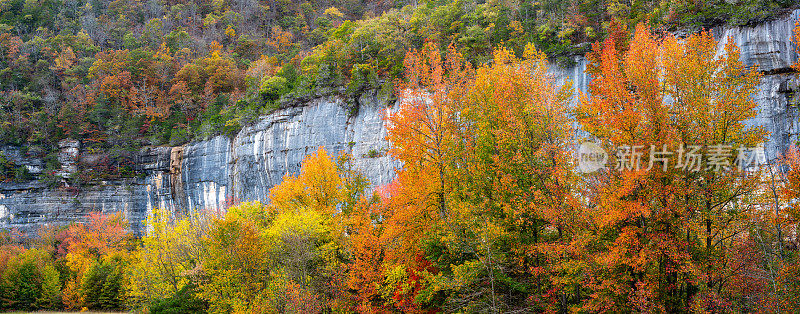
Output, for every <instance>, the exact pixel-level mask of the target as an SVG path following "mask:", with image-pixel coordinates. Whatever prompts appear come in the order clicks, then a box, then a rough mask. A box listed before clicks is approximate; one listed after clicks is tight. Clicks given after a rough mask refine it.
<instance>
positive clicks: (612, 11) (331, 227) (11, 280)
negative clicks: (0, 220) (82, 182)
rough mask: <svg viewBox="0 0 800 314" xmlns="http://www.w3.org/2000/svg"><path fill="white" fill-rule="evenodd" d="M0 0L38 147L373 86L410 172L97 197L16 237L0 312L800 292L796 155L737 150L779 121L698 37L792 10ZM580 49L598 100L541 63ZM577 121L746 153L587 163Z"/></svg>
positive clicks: (25, 120) (789, 307)
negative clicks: (132, 197) (586, 167)
mask: <svg viewBox="0 0 800 314" xmlns="http://www.w3.org/2000/svg"><path fill="white" fill-rule="evenodd" d="M0 1H1V2H0V31H2V32H3V33H2V35H0V38H2V43H0V45H1V46H2V47H0V49H2V51H0V52H1V54H0V62H2V69H0V84H2V85H0V89H1V91H0V92H2V98H0V99H2V103H0V105H2V108H3V109H4V110H2V111H0V115H2V123H3V125H2V127H1V128H0V131H1V132H2V141H3V142H4V143H5V144H7V145H19V146H22V147H26V151H27V153H28V154H31V155H36V154H39V156H42V155H48V154H51V153H50V151H51V150H52V149H53V145H54V144H55V142H56V141H57V140H59V139H63V138H67V137H69V138H77V139H81V140H82V141H84V142H85V143H87V146H86V147H87V149H89V150H96V151H97V152H104V153H106V154H108V155H109V158H110V159H113V160H124V158H126V156H128V154H129V152H130V151H131V150H132V149H136V148H138V145H165V144H169V145H178V144H182V143H185V142H186V141H189V140H192V139H196V138H203V137H207V136H211V135H215V134H231V133H233V132H235V131H236V130H238V129H239V128H240V127H241V126H242V125H246V124H247V123H250V122H251V121H253V120H254V119H256V118H257V117H258V116H259V115H260V114H264V113H268V112H270V111H271V110H275V109H276V108H280V106H285V105H288V104H291V103H292V102H293V101H296V99H303V97H313V95H319V94H340V95H342V96H344V97H354V96H355V95H358V94H359V93H360V92H362V91H363V90H366V89H379V90H381V92H383V93H386V95H392V96H393V97H395V98H396V99H399V100H400V109H399V110H398V111H397V112H394V113H391V114H389V115H388V118H387V119H388V121H387V124H388V125H389V130H388V131H389V132H388V134H389V135H388V140H389V141H390V143H391V149H390V151H389V154H391V156H392V157H394V158H396V159H398V160H399V161H401V162H402V164H403V167H402V168H400V169H397V179H396V180H395V181H394V182H392V183H391V184H389V185H386V186H381V187H378V188H376V189H370V188H369V186H370V185H369V182H368V181H367V180H366V179H365V178H364V176H363V175H361V174H360V173H359V172H358V171H357V170H355V169H354V168H353V166H352V163H351V160H350V157H349V156H347V155H341V156H331V155H329V154H328V153H327V152H326V151H324V150H323V149H322V148H320V149H319V150H318V151H317V152H316V153H314V154H312V155H309V156H308V157H307V158H306V159H305V161H304V162H303V164H302V169H301V171H300V173H297V174H287V176H286V177H285V178H284V180H283V183H281V184H280V185H278V186H276V187H275V188H273V189H272V190H270V193H269V198H270V199H269V202H268V203H267V204H261V203H258V202H255V203H240V204H231V206H230V207H229V208H226V209H219V210H216V211H215V210H209V211H206V212H197V213H186V214H180V213H172V212H167V211H164V210H158V209H157V210H154V211H153V212H152V213H150V215H149V216H148V218H147V221H146V223H147V229H148V230H147V233H146V235H145V236H143V237H142V238H135V237H133V236H132V235H131V234H130V233H129V231H128V230H129V229H128V228H127V224H128V222H126V221H124V219H123V218H122V217H121V216H120V215H104V214H92V215H91V216H89V219H88V221H87V222H85V223H75V224H72V225H69V226H64V227H58V226H53V227H49V228H44V229H42V230H40V232H39V234H37V235H35V236H31V235H24V234H19V233H18V232H16V231H14V230H6V231H3V232H0V309H3V310H36V309H66V310H75V311H77V310H82V309H96V310H134V311H141V312H151V313H194V312H215V313H217V312H225V313H228V312H237V313H273V312H292V313H319V312H328V313H330V312H415V313H422V312H425V313H432V312H510V313H511V312H559V313H563V312H789V313H791V312H798V311H800V255H799V254H800V252H798V244H800V239H798V234H797V227H798V223H800V208H798V202H797V199H798V197H800V153H798V152H797V150H796V149H790V150H789V151H788V152H786V154H784V155H783V156H781V157H780V158H779V159H777V160H772V161H770V162H769V163H768V164H764V165H762V166H760V167H751V168H747V169H740V168H739V167H735V166H734V165H735V164H736V162H737V157H740V156H737V154H736V153H735V152H736V151H737V150H738V149H740V148H746V147H753V146H756V145H757V144H759V143H763V142H764V141H765V140H766V136H767V134H766V132H765V131H764V130H763V129H761V128H752V127H746V126H745V121H746V120H747V119H750V118H752V117H754V116H755V114H756V103H755V102H754V100H753V98H752V95H753V94H754V91H755V89H756V84H757V82H758V80H759V78H760V76H761V74H760V73H758V72H757V71H755V70H753V69H750V68H748V67H745V66H744V65H743V64H742V63H741V62H740V60H739V50H738V48H737V47H736V46H735V45H733V44H731V43H728V44H727V45H725V52H726V53H725V54H723V55H721V56H716V47H717V42H716V40H715V39H714V38H713V36H712V35H711V34H710V33H708V32H703V31H700V30H701V29H702V28H703V27H708V26H713V25H719V24H720V23H729V24H747V23H754V22H759V21H763V20H764V19H768V18H771V17H773V16H774V15H777V14H780V12H781V9H783V8H788V7H789V6H790V4H789V3H788V1H786V2H780V1H740V2H737V3H735V4H732V3H729V2H725V1H630V2H620V1H610V2H609V1H592V0H584V1H580V0H576V1H555V0H552V1H551V0H544V1H538V2H519V3H517V2H486V3H474V2H469V1H455V2H451V1H442V2H436V1H434V2H419V3H417V2H415V3H405V2H395V3H389V2H368V3H361V2H358V1H347V0H344V1H332V2H326V1H312V2H302V3H300V2H290V1H274V2H266V3H263V2H256V1H253V2H247V1H242V2H226V1H214V2H211V3H198V2H186V3H183V2H174V3H173V2H158V1H154V0H153V1H149V2H139V1H124V0H119V1H115V2H87V3H80V2H77V1H74V2H70V1H64V2H58V1H49V0H44V1H35V0H28V1H24V2H23V1H8V0H0ZM354 21H355V22H354ZM678 29H681V30H690V31H695V30H697V32H692V34H693V35H687V36H685V37H683V38H677V37H675V36H674V35H671V34H670V33H669V32H666V31H670V30H678ZM795 37H796V41H797V42H798V43H800V27H799V28H798V30H797V32H796V36H795ZM574 53H587V58H588V60H589V61H590V65H589V67H588V70H587V71H588V72H589V74H590V75H591V76H592V78H593V79H592V81H591V84H590V86H589V88H590V92H591V95H592V97H591V98H589V97H586V96H585V95H583V96H580V97H579V99H575V98H574V97H575V95H573V92H572V89H571V87H570V86H569V84H567V85H564V86H560V85H556V84H555V83H554V82H553V81H552V79H551V78H550V77H548V75H547V74H546V73H547V68H548V65H549V64H551V63H552V62H568V61H569V58H560V59H561V60H559V57H567V56H570V55H571V54H574ZM548 56H549V57H550V58H548ZM795 69H796V70H800V65H796V66H795ZM578 129H580V130H582V131H581V132H578ZM585 140H591V141H593V142H596V143H598V145H600V146H601V147H602V148H604V149H605V150H606V151H608V152H613V151H615V149H616V148H618V147H620V146H623V145H642V146H643V147H650V146H657V147H670V148H672V149H675V148H677V147H682V146H681V145H700V147H701V148H702V151H701V153H703V154H704V155H706V156H708V155H711V153H712V151H711V150H712V148H713V147H717V145H722V144H724V145H728V146H729V149H730V151H731V153H729V154H727V155H722V156H721V157H720V155H717V156H718V157H719V158H717V159H716V160H715V164H716V165H720V164H721V165H727V166H722V167H719V166H715V167H712V166H711V164H710V163H708V164H702V165H701V167H698V168H697V169H687V168H681V167H677V164H679V163H680V162H681V161H680V159H679V158H680V157H678V156H671V157H669V158H666V159H660V160H659V161H658V164H657V166H655V167H649V168H647V169H644V168H641V169H638V168H635V169H633V168H629V167H614V166H613V165H614V164H615V163H625V162H626V161H625V160H622V158H620V157H619V156H618V155H616V156H615V155H612V156H611V160H610V161H609V162H610V165H611V166H609V167H607V168H604V169H601V170H600V171H598V172H594V173H581V172H579V171H577V164H576V163H577V162H576V160H575V155H574V150H575V147H576V146H577V145H579V144H580V143H581V142H583V141H585ZM644 160H645V161H646V160H647V159H646V157H645V159H644ZM0 161H2V162H0V166H2V169H1V170H3V171H2V173H3V175H5V176H6V179H7V180H17V179H21V178H23V177H25V178H29V177H30V175H29V174H27V175H26V174H25V172H24V171H19V169H18V168H15V165H13V163H12V162H10V161H8V160H5V159H3V160H0ZM116 165H120V166H109V167H108V168H106V169H105V170H104V172H103V173H89V174H86V173H83V174H81V175H83V176H86V177H88V178H89V179H92V178H98V177H119V176H126V175H131V174H130V170H129V169H127V170H126V169H125V166H124V163H116ZM662 166H663V167H662ZM53 167H55V165H54V166H53ZM54 169H55V168H54ZM26 176H27V177H26Z"/></svg>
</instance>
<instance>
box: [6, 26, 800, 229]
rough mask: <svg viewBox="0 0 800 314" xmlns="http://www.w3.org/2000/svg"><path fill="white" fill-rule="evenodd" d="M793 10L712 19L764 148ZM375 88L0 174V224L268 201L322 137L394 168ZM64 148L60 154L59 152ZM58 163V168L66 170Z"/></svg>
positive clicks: (789, 131)
mask: <svg viewBox="0 0 800 314" xmlns="http://www.w3.org/2000/svg"><path fill="white" fill-rule="evenodd" d="M798 18H800V10H795V11H794V12H792V13H791V15H789V16H786V17H784V18H782V19H778V20H775V21H771V22H767V23H764V24H761V25H758V26H755V27H736V28H717V29H714V30H713V32H714V34H715V35H716V37H717V38H718V39H721V43H720V45H719V47H718V51H719V52H718V54H722V53H724V49H723V48H724V42H725V41H727V40H732V41H733V42H734V43H736V44H737V45H738V46H739V47H740V48H741V57H742V60H743V61H744V63H745V64H747V65H749V66H756V67H757V68H758V69H759V70H760V71H762V73H764V74H765V75H764V77H763V79H762V80H761V84H760V85H759V91H758V92H757V93H756V95H754V97H755V99H756V101H757V102H758V104H759V109H758V110H759V111H758V116H757V117H756V118H754V119H752V120H751V121H750V124H751V125H759V126H764V127H765V129H766V130H767V131H769V132H770V137H769V142H768V143H767V154H768V158H774V157H775V156H777V154H778V153H780V152H782V151H783V150H785V149H786V148H787V147H788V146H789V145H790V144H791V143H793V141H795V140H797V134H798V116H797V114H798V113H797V108H796V106H795V105H797V104H798V101H797V99H796V96H794V95H795V94H796V93H797V91H798V86H800V80H799V79H798V78H797V77H796V76H795V75H794V74H793V73H790V72H789V71H788V69H789V68H790V66H791V65H792V64H794V63H795V62H797V60H798V55H797V53H796V52H795V51H794V49H793V47H794V46H793V44H792V43H791V37H792V29H793V27H794V23H795V21H796V20H797V19H798ZM574 61H575V62H574V65H573V66H570V67H559V66H553V67H552V69H551V71H550V75H551V76H552V77H553V78H554V79H555V81H556V82H557V83H559V84H560V83H563V82H565V81H567V80H569V81H571V82H572V84H573V85H572V87H573V89H574V91H575V96H576V99H577V96H578V95H579V94H580V93H581V92H583V93H586V92H587V91H588V84H589V82H590V78H589V77H588V76H587V75H586V74H585V73H584V71H585V69H586V65H587V62H586V59H585V58H583V57H576V58H575V59H574ZM397 108H398V105H397V104H396V103H391V104H388V103H387V101H386V100H385V99H381V98H380V97H378V96H377V94H376V92H374V91H372V92H367V93H365V94H364V95H362V96H361V97H360V99H358V102H357V104H355V105H354V104H348V103H347V101H346V100H344V99H341V98H339V97H336V96H326V97H318V98H316V99H312V100H311V101H309V102H307V103H306V104H304V105H303V106H297V107H290V108H285V109H281V110H278V111H276V112H274V113H272V114H270V115H267V116H264V117H262V119H261V120H260V121H259V122H258V123H256V124H255V125H252V126H249V127H246V128H244V129H242V130H241V131H240V132H239V133H238V134H237V135H236V136H235V137H234V138H233V139H229V138H227V137H222V136H220V137H215V138H213V139H210V140H207V141H199V142H195V143H191V144H188V145H185V146H182V147H151V148H145V149H143V150H141V151H140V152H139V153H138V154H137V155H136V156H135V169H136V170H137V171H138V172H139V173H141V174H142V175H143V176H140V177H138V178H134V179H126V180H121V181H113V182H96V183H94V184H91V185H89V186H86V187H82V188H81V189H72V188H64V187H60V188H52V187H49V186H47V185H46V184H44V183H41V182H37V181H33V182H27V183H7V182H6V183H0V228H18V229H20V230H21V231H23V232H26V233H30V234H32V233H33V232H35V230H36V229H37V228H39V227H40V226H43V225H48V224H66V223H69V222H71V221H84V220H85V219H86V217H87V214H88V213H91V212H104V213H105V212H122V213H123V214H124V215H125V217H126V218H128V220H129V221H130V222H131V229H132V230H133V231H134V232H135V233H137V234H141V232H143V231H144V227H143V224H142V221H143V220H144V219H145V217H146V216H147V214H148V213H150V212H151V211H152V210H153V209H154V208H166V209H169V210H170V211H172V212H174V213H176V214H180V213H181V212H183V211H217V210H224V208H225V206H227V204H229V203H230V202H236V201H253V200H259V201H266V200H267V199H268V196H269V189H270V188H272V187H274V186H275V185H277V184H279V183H280V182H281V181H282V178H283V176H285V175H287V174H296V173H297V172H298V171H299V170H300V164H301V162H302V160H303V158H304V157H305V156H306V155H308V154H311V153H313V152H315V151H316V150H317V149H318V148H319V147H324V148H325V149H326V150H327V151H328V152H329V153H330V154H331V155H333V156H336V155H337V154H339V153H349V154H351V155H352V156H353V164H354V166H355V167H356V168H357V169H359V170H361V171H362V172H363V173H364V174H365V175H366V176H367V177H368V178H369V179H370V182H371V184H372V186H373V187H376V186H380V185H383V184H386V183H389V182H390V181H391V180H392V179H393V178H394V169H395V167H397V166H399V164H398V163H397V161H394V160H392V159H391V158H390V157H388V156H387V154H386V152H387V151H388V148H389V146H388V143H387V141H386V140H385V137H386V122H385V120H384V117H385V116H386V113H387V112H391V111H394V110H397ZM0 152H2V153H3V155H5V156H6V157H7V158H9V159H11V160H13V161H14V162H15V163H16V164H18V165H24V166H26V167H28V169H29V171H30V172H31V173H33V174H34V175H38V174H40V173H41V172H42V169H43V167H44V163H43V162H42V160H38V159H32V158H26V157H25V156H24V154H22V153H21V152H20V150H19V149H18V148H14V147H0ZM82 154H83V153H82V152H80V143H76V142H65V143H64V145H63V147H62V155H63V157H64V158H66V159H65V161H66V160H67V159H70V160H76V159H78V158H80V157H83V156H79V155H82ZM59 157H62V156H59ZM73 170H74V169H72V168H71V167H65V169H62V172H64V173H69V172H71V171H73Z"/></svg>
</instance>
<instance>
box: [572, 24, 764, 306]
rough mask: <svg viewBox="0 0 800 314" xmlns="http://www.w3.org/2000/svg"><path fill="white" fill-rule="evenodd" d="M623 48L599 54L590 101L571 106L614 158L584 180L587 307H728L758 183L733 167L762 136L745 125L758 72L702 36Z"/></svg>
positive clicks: (732, 50) (643, 36) (641, 35)
mask: <svg viewBox="0 0 800 314" xmlns="http://www.w3.org/2000/svg"><path fill="white" fill-rule="evenodd" d="M622 47H623V48H624V50H619V45H617V43H616V42H615V40H614V38H613V37H612V38H609V39H607V40H606V41H605V42H604V43H602V44H599V43H598V44H596V45H595V47H594V50H593V52H592V53H591V54H590V55H589V59H590V61H591V64H592V66H591V67H590V68H591V69H592V73H591V74H592V75H593V80H592V83H591V84H590V92H591V99H589V98H588V97H584V98H583V99H582V100H581V103H580V105H579V106H578V107H577V108H576V113H577V117H578V120H579V121H580V123H581V126H582V127H583V129H584V130H586V131H587V132H588V133H589V134H591V136H592V138H591V139H592V140H595V141H598V142H599V144H600V146H602V147H603V148H604V149H605V151H607V152H609V153H610V154H611V158H610V159H609V165H608V167H607V168H606V169H605V170H601V171H600V172H599V173H596V174H593V175H589V176H587V177H586V180H585V182H586V184H587V186H586V189H587V192H586V193H585V197H586V201H587V203H588V204H590V205H591V209H590V210H589V214H590V217H591V218H590V220H589V221H588V222H589V228H590V230H591V232H590V233H589V234H588V236H589V239H588V240H587V241H586V242H585V244H584V248H585V249H586V250H587V252H586V253H585V254H587V255H586V258H587V260H586V261H587V267H588V268H587V269H586V271H587V274H586V276H584V277H583V278H584V279H583V284H584V286H585V287H586V288H587V289H588V291H591V293H590V294H588V295H587V299H586V301H585V302H583V303H581V305H582V306H583V308H584V309H586V310H590V311H620V310H623V311H626V310H657V311H667V312H673V311H686V310H689V309H695V310H708V311H719V310H724V309H729V307H728V306H729V304H730V303H729V302H730V296H729V295H726V294H725V292H726V291H727V290H726V287H727V285H729V284H730V281H729V280H730V278H731V276H732V275H733V274H734V273H735V272H736V271H737V269H736V268H735V267H733V268H732V267H730V266H731V265H730V262H731V260H730V259H729V258H728V256H729V254H730V252H731V250H733V249H735V246H734V241H735V240H736V239H737V238H738V237H739V236H740V235H742V233H743V232H744V231H745V230H746V228H745V225H744V224H743V221H744V220H745V217H746V215H745V213H746V212H748V211H749V210H751V209H752V206H748V205H747V203H746V202H743V201H744V200H745V199H746V196H747V195H749V193H751V192H752V191H753V190H754V188H755V187H756V185H757V179H756V178H757V177H758V176H757V175H754V174H752V173H748V172H744V171H742V170H741V169H740V167H737V165H738V162H743V161H746V160H742V158H743V155H742V154H739V153H738V152H740V151H741V150H740V149H746V148H748V147H754V146H755V145H756V144H758V143H761V142H763V141H764V131H763V130H762V129H761V128H757V127H747V126H746V125H745V121H746V120H747V119H749V118H752V117H754V116H755V114H756V111H755V107H756V103H755V102H754V101H753V98H752V96H751V95H753V94H754V93H755V88H756V84H757V83H758V79H759V74H758V73H757V72H755V71H754V70H751V69H748V68H747V67H745V66H744V65H743V64H742V63H741V61H739V49H738V47H736V46H735V45H734V44H733V43H732V42H728V43H727V44H726V45H725V51H724V52H725V54H723V55H721V56H717V53H716V47H717V43H716V41H715V40H714V38H713V36H712V35H711V34H710V33H707V32H702V33H699V34H695V35H691V36H689V37H688V38H687V39H685V40H678V39H677V38H675V37H674V36H671V35H665V36H664V38H663V39H656V38H654V36H653V35H652V34H651V33H650V31H649V29H648V28H647V27H645V26H642V25H640V26H639V27H637V29H636V31H635V34H634V36H633V39H632V40H631V41H630V43H629V45H622ZM667 150H670V151H673V152H674V154H673V153H668V152H665V151H667ZM639 156H644V157H641V158H640V157H639ZM647 156H649V157H650V158H647ZM698 156H702V157H698ZM695 157H697V158H695ZM698 158H700V159H698Z"/></svg>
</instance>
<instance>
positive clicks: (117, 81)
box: [0, 0, 795, 186]
mask: <svg viewBox="0 0 800 314" xmlns="http://www.w3.org/2000/svg"><path fill="white" fill-rule="evenodd" d="M794 2H795V1H793V0H741V1H723V0H714V1H710V0H703V1H684V0H658V1H655V0H635V1H617V0H613V1H599V0H571V1H563V0H542V1H488V2H483V1H469V0H459V1H451V0H441V1H417V0H414V1H413V2H406V1H405V0H403V1H400V0H398V1H388V0H385V1H384V0H381V1H362V0H330V1H329V0H310V1H305V2H304V1H289V0H264V1H257V0H214V1H162V0H149V1H144V0H118V1H105V0H100V1H82V0H2V1H0V108H2V110H0V123H2V125H1V126H0V144H5V145H16V146H21V147H22V148H23V150H24V152H25V153H26V154H28V155H29V156H31V157H38V158H45V160H47V169H46V170H45V171H44V175H43V177H42V178H38V179H42V180H46V181H47V182H58V180H56V178H52V175H53V173H55V172H56V170H57V169H58V162H57V160H56V158H55V151H56V150H57V147H56V146H57V145H56V143H57V142H58V141H59V140H61V139H65V138H72V139H78V140H81V141H82V143H83V146H84V147H85V148H86V150H87V151H89V152H90V153H99V154H103V155H104V157H105V158H100V159H98V160H99V161H98V162H97V163H98V164H93V165H83V166H82V167H81V169H83V171H81V173H79V174H77V175H75V176H74V178H71V180H73V181H75V182H70V185H71V186H80V185H81V184H82V183H84V182H88V181H91V180H96V179H113V178H119V177H131V176H134V175H135V173H134V171H133V169H132V168H131V166H130V164H131V158H130V155H131V153H132V152H133V151H135V150H136V149H138V148H139V147H141V146H145V145H181V144H184V143H186V142H188V141H191V140H193V139H203V138H207V137H209V136H213V135H218V134H226V135H229V136H231V135H233V134H235V132H236V131H237V130H239V129H240V128H241V127H242V126H243V125H247V124H248V123H252V122H253V121H254V120H255V119H257V117H258V116H259V115H261V114H265V113H269V112H271V111H272V110H275V109H276V108H278V107H280V106H286V105H290V104H292V103H296V102H297V101H298V100H299V101H300V102H302V101H303V100H305V99H309V98H310V97H314V96H315V95H325V94H338V95H341V96H344V97H347V98H348V99H353V98H354V97H356V96H358V95H359V94H361V93H362V92H363V91H364V90H366V89H378V90H381V91H382V92H383V94H384V95H390V94H392V92H393V86H394V82H395V80H397V79H400V78H402V72H403V66H402V64H403V58H404V56H405V54H406V52H407V51H408V50H410V49H415V48H416V49H419V48H421V47H422V45H423V44H424V43H425V42H429V41H430V42H434V43H436V44H437V45H439V48H440V49H442V50H444V49H445V48H446V47H447V46H448V45H450V44H455V45H456V47H457V48H456V49H458V50H459V51H460V52H461V53H462V54H463V55H464V56H465V58H466V59H467V60H469V61H471V62H472V63H474V64H483V63H485V62H488V61H490V60H491V58H492V50H493V49H494V48H496V47H499V46H503V47H505V48H506V49H510V50H513V51H514V52H516V53H518V54H519V53H522V50H523V49H524V47H525V45H526V44H528V43H534V44H535V45H536V47H537V48H538V49H539V50H541V51H543V52H544V53H546V54H547V55H548V56H549V57H551V58H553V59H556V60H560V62H569V60H571V59H570V58H569V56H571V55H574V54H581V53H585V52H587V51H588V50H589V45H590V43H592V42H595V41H601V40H603V39H604V38H605V37H606V35H607V33H608V27H609V25H610V23H611V22H612V21H617V22H619V23H622V24H625V25H627V26H629V27H630V28H631V29H632V28H633V26H635V25H636V24H637V23H646V24H647V25H649V26H650V27H652V28H653V29H654V30H658V31H664V30H668V31H690V32H692V31H698V30H700V29H702V28H707V27H712V26H717V25H722V24H730V25H745V24H751V23H757V22H761V21H764V20H766V19H769V18H773V17H774V16H777V15H780V14H782V13H785V12H786V10H788V9H790V8H791V7H792V6H794V5H795V4H794ZM352 103H353V105H354V106H355V105H356V104H355V102H354V101H353V102H352ZM3 164H4V167H6V168H9V169H8V171H4V172H3V174H2V178H3V179H5V180H16V181H22V180H27V179H30V177H31V176H30V174H27V173H26V169H25V168H24V167H20V166H16V167H15V165H13V164H7V163H3ZM6 164H7V165H6Z"/></svg>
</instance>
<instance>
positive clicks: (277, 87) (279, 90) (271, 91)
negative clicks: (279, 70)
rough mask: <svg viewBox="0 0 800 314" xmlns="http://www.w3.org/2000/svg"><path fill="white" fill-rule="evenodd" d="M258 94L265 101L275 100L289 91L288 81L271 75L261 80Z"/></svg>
mask: <svg viewBox="0 0 800 314" xmlns="http://www.w3.org/2000/svg"><path fill="white" fill-rule="evenodd" d="M258 91H259V94H261V97H263V98H264V99H265V100H267V101H276V100H278V98H280V97H281V95H283V94H284V93H286V92H288V91H289V81H288V80H287V79H285V78H283V77H280V76H273V77H270V78H268V79H265V80H263V81H262V82H261V88H259V89H258Z"/></svg>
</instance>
